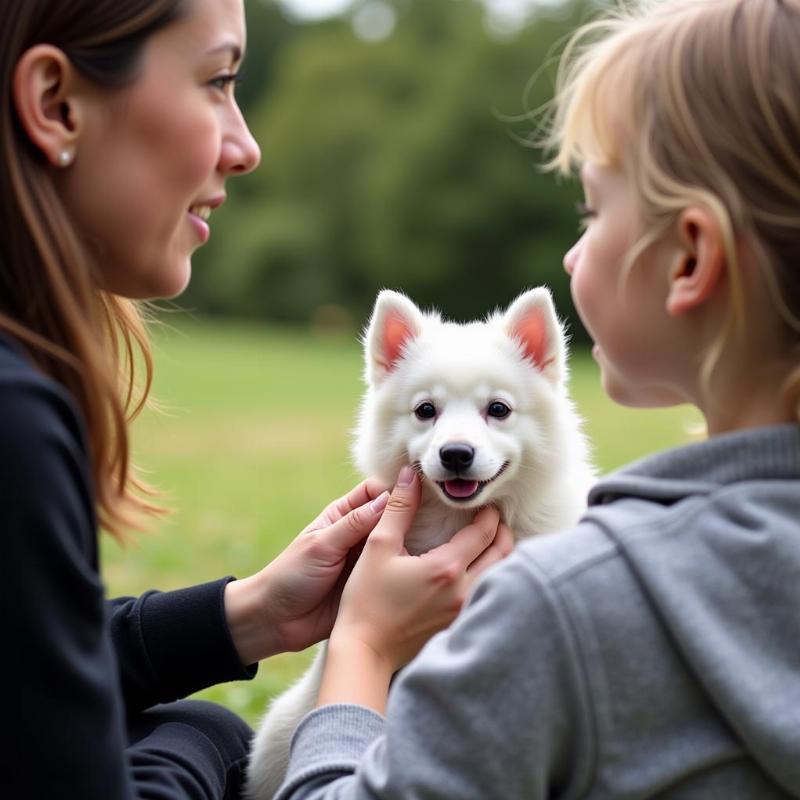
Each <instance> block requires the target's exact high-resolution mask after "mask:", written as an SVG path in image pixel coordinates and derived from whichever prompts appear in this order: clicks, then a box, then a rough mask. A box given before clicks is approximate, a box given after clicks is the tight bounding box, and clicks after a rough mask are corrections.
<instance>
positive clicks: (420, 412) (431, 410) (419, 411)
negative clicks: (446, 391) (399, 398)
mask: <svg viewBox="0 0 800 800" xmlns="http://www.w3.org/2000/svg"><path fill="white" fill-rule="evenodd" d="M414 413H415V414H416V415H417V419H433V418H434V417H435V416H436V406H435V405H434V404H433V403H429V402H427V401H426V402H424V403H420V404H419V405H418V406H417V407H416V408H415V409H414Z"/></svg>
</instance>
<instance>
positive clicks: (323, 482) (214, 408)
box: [103, 0, 697, 724]
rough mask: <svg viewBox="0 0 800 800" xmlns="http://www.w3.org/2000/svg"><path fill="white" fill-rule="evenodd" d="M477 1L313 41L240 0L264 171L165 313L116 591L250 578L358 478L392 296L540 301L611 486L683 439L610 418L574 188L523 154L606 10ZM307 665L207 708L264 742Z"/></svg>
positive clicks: (447, 3)
mask: <svg viewBox="0 0 800 800" xmlns="http://www.w3.org/2000/svg"><path fill="white" fill-rule="evenodd" d="M287 2H288V0H287ZM292 2H293V3H294V2H296V0H292ZM485 2H486V3H488V4H489V5H486V4H485V3H484V2H483V1H482V0H359V1H358V2H354V3H352V4H351V5H350V6H348V7H347V8H346V9H344V11H342V12H341V13H339V14H337V15H336V16H334V17H333V18H329V19H322V20H314V21H308V20H304V19H300V18H298V17H297V16H296V15H293V14H292V13H290V11H289V10H288V9H287V7H286V6H284V5H283V4H282V3H280V2H277V0H266V1H265V0H246V2H245V7H246V12H247V17H248V55H247V57H246V60H245V63H244V68H243V80H242V83H241V85H240V86H239V87H238V89H237V94H238V97H239V100H240V104H241V106H242V108H243V111H244V114H245V116H246V118H247V119H248V122H249V123H250V126H251V129H252V131H253V134H254V135H255V137H256V139H257V140H258V142H259V144H260V146H261V149H262V154H263V157H262V164H261V166H260V167H259V169H258V170H257V171H256V172H255V173H253V174H252V175H249V176H247V177H244V178H239V179H237V180H235V181H230V182H229V186H228V189H229V199H228V201H227V202H226V203H225V205H224V206H223V207H222V208H220V209H219V210H217V211H215V212H214V214H213V216H212V220H211V225H212V237H211V241H210V243H209V244H208V245H207V246H206V247H205V248H203V249H202V250H201V251H199V252H198V253H197V254H196V255H195V257H194V260H193V263H194V270H193V272H194V275H193V279H192V283H191V286H190V288H189V289H188V290H187V292H186V293H185V294H184V295H183V296H182V297H180V298H178V299H177V300H176V301H173V302H170V303H166V304H162V305H160V306H159V307H158V309H157V311H156V322H155V324H154V326H153V336H154V346H155V359H156V379H155V384H154V397H155V398H156V400H157V407H156V405H154V407H153V408H149V409H147V410H146V411H145V412H144V413H143V414H142V416H141V417H140V419H139V420H137V422H136V423H135V425H134V434H133V438H134V449H135V455H136V461H137V463H138V464H139V465H140V466H141V468H143V470H144V473H145V476H146V478H147V479H148V480H150V481H151V482H152V483H154V484H155V485H157V486H158V487H159V488H160V489H161V490H162V491H163V492H164V497H163V501H164V503H165V504H166V505H168V506H170V507H171V508H173V509H174V513H173V514H172V515H171V516H170V517H169V518H168V520H167V521H166V522H159V523H158V524H157V525H156V526H155V527H154V529H153V531H151V532H149V533H145V534H142V535H139V536H138V537H137V538H136V539H135V541H134V542H132V543H130V544H129V545H128V546H127V547H126V548H124V549H122V548H120V546H119V545H117V544H116V543H114V542H113V541H111V539H110V537H104V539H105V541H104V547H103V563H104V578H105V582H106V585H107V589H108V591H109V594H111V595H120V594H140V593H141V592H143V591H145V590H147V589H149V588H159V589H164V590H167V589H172V588H179V587H181V586H185V585H189V584H191V583H199V582H202V581H205V580H213V579H215V578H217V577H220V576H222V575H228V574H230V575H237V576H240V577H244V576H246V575H248V574H251V573H252V572H254V571H256V570H258V569H259V568H260V567H261V566H263V564H265V563H266V562H267V561H269V560H270V559H271V558H272V557H274V556H275V555H276V554H277V553H278V552H279V551H280V550H281V549H282V547H283V546H285V544H286V543H287V542H288V541H289V540H290V539H291V538H292V537H293V536H294V535H296V533H297V532H299V531H300V530H301V529H302V528H303V527H304V526H305V525H306V524H307V523H308V522H309V521H310V520H311V519H312V518H313V517H314V516H316V514H317V513H318V512H319V510H321V508H322V507H323V506H324V505H326V504H327V503H328V502H329V501H330V500H331V499H333V498H334V497H336V496H338V495H340V494H342V493H344V492H345V491H347V489H349V488H350V487H351V486H352V485H353V484H354V483H356V482H357V480H358V479H359V476H358V475H357V473H356V472H355V470H354V468H353V466H352V464H351V462H350V458H349V444H350V430H351V428H352V426H353V422H354V418H355V413H356V408H357V405H358V399H359V396H360V393H361V389H362V383H361V373H362V364H361V351H360V345H359V342H358V337H359V333H360V330H361V328H362V327H363V325H364V323H365V322H366V320H367V318H368V315H369V311H370V309H371V306H372V304H373V302H374V299H375V295H376V293H377V291H378V290H379V289H381V288H383V287H389V288H394V289H399V290H402V291H404V292H406V293H407V294H409V295H410V296H411V297H412V298H413V299H414V300H416V301H417V302H418V303H419V304H420V305H422V306H435V307H436V308H439V309H441V310H442V311H443V312H444V314H445V315H446V316H448V317H449V318H452V319H456V320H465V319H470V318H474V317H482V316H484V315H485V314H486V313H487V312H488V311H490V310H492V309H494V308H495V307H504V306H506V305H507V304H508V303H509V302H510V301H511V300H513V298H514V297H515V296H516V295H517V294H519V292H520V291H522V290H523V289H525V288H526V287H529V286H534V285H539V284H547V285H548V286H549V287H550V288H551V290H552V292H553V294H554V297H555V301H556V305H557V307H558V309H559V313H560V315H561V316H562V317H563V318H564V320H565V322H566V325H567V327H568V330H569V333H570V336H571V339H572V351H573V357H572V393H573V396H574V398H575V400H576V403H577V405H578V407H579V410H580V411H581V413H582V414H583V416H584V418H585V419H586V430H587V432H588V434H589V436H590V438H591V440H592V443H593V452H594V456H595V461H596V463H597V465H598V468H599V470H600V471H601V472H607V471H610V470H612V469H615V468H616V467H618V466H620V465H622V464H624V463H625V462H627V461H629V460H631V459H634V458H637V457H639V456H641V455H644V454H645V453H647V452H649V451H652V450H653V449H657V448H662V447H667V446H670V445H673V444H677V443H679V442H682V441H685V440H687V439H688V438H689V437H690V433H689V431H690V429H691V428H692V426H694V425H696V423H697V417H696V415H694V414H692V413H691V412H689V411H688V410H687V409H684V408H679V409H672V410H669V411H632V410H629V409H620V408H617V407H615V406H613V404H611V402H610V401H608V400H607V399H606V398H604V396H603V394H602V391H601V389H600V384H599V380H598V374H597V369H596V366H595V365H594V364H593V362H592V359H591V356H590V355H589V353H588V348H587V345H588V339H587V337H586V334H585V332H584V331H583V329H582V327H581V325H580V322H579V321H578V319H577V317H576V315H575V311H574V308H573V306H572V302H571V299H570V296H569V285H568V281H567V278H566V275H565V274H564V272H563V269H562V266H561V259H562V255H563V253H564V252H565V250H566V249H568V247H569V246H570V244H571V243H572V242H573V241H574V239H575V238H576V235H577V215H576V212H575V207H574V206H575V202H576V201H577V200H578V199H580V190H579V186H578V184H577V183H576V182H575V181H570V180H558V179H556V178H555V177H554V176H553V175H550V174H545V173H543V172H542V170H541V169H540V167H539V165H540V164H541V162H542V154H541V153H540V152H539V151H537V150H535V149H532V148H531V147H529V146H526V142H529V141H530V139H531V136H532V134H533V132H534V130H535V120H534V118H533V117H532V116H531V112H532V111H533V110H535V109H537V108H539V107H540V106H541V105H542V104H543V103H545V102H546V101H547V100H548V99H549V98H550V97H551V96H552V91H553V85H554V81H555V59H556V57H557V54H558V52H559V47H560V46H561V45H562V44H563V41H564V38H565V36H567V35H568V34H569V32H570V31H571V30H572V29H573V28H574V27H575V25H576V24H578V23H579V22H581V21H585V20H586V19H587V18H589V17H590V16H591V15H592V14H593V13H596V11H597V10H598V7H599V6H601V5H602V3H595V2H591V1H590V0H574V1H571V0H565V2H563V3H559V2H558V1H557V0H549V2H547V3H546V4H539V5H537V4H536V3H535V2H531V0H528V2H527V5H526V6H525V11H524V13H523V12H519V8H520V6H519V5H517V7H516V10H517V13H512V14H508V13H506V14H503V13H499V14H498V13H497V7H498V6H497V0H485ZM516 2H517V3H518V4H519V3H522V2H525V0H516ZM512 5H513V0H512ZM309 660H310V653H301V654H287V655H283V656H279V657H276V658H274V659H270V660H269V661H268V662H265V663H264V664H263V665H262V667H261V669H260V671H259V675H258V676H257V678H256V679H255V680H254V681H251V682H245V683H232V684H227V685H223V686H218V687H214V688H213V689H210V690H208V691H206V692H203V693H202V694H201V696H202V697H206V698H208V699H213V700H216V701H218V702H221V703H223V704H224V705H226V706H228V707H230V708H232V709H233V710H235V711H237V712H239V713H240V714H242V715H243V716H244V717H245V718H246V719H247V720H248V721H249V722H251V724H254V723H255V722H256V721H257V719H258V716H259V715H260V714H261V712H262V711H263V708H264V705H265V703H266V702H267V700H268V698H270V697H271V696H273V695H274V694H275V693H276V692H279V691H280V690H282V689H283V688H284V687H285V686H286V685H287V684H288V682H290V681H291V680H292V679H293V678H295V677H296V676H297V675H298V674H299V673H300V671H301V670H302V669H303V668H304V666H305V665H306V664H307V663H308V661H309Z"/></svg>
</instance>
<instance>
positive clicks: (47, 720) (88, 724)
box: [0, 353, 254, 800]
mask: <svg viewBox="0 0 800 800" xmlns="http://www.w3.org/2000/svg"><path fill="white" fill-rule="evenodd" d="M1 355H2V353H0V356H1ZM85 441H86V440H85V436H84V433H83V430H82V425H81V423H80V421H79V417H78V415H77V413H76V411H75V409H74V406H73V405H72V403H71V402H70V400H69V398H68V397H67V396H66V395H65V394H64V393H63V392H62V391H61V390H60V387H57V386H56V385H54V384H51V382H49V381H46V380H45V379H43V378H39V377H38V376H36V375H35V374H33V373H25V374H23V376H22V378H20V379H17V378H15V377H14V376H13V375H12V377H9V374H8V373H7V372H4V371H3V370H2V364H0V533H2V537H3V543H4V552H3V556H2V558H1V559H0V586H2V592H3V595H2V597H0V607H2V621H3V632H4V634H5V640H6V647H5V648H3V649H4V652H5V656H3V657H2V658H0V675H2V679H3V686H4V687H5V690H6V700H5V702H4V708H5V712H4V715H3V726H2V727H3V740H4V744H3V756H4V757H3V764H4V769H3V771H2V774H0V797H15V798H17V797H18V798H22V797H30V798H50V797H63V798H81V800H95V799H97V800H100V799H101V798H102V800H127V798H133V797H135V796H137V795H138V794H139V791H140V790H141V791H143V792H145V794H147V792H150V791H151V790H152V789H153V787H155V786H158V787H160V788H159V789H158V796H159V797H165V798H166V797H168V798H175V800H178V799H179V798H184V799H185V798H190V797H191V798H199V797H204V798H205V797H211V796H213V795H214V794H215V792H212V791H211V790H210V789H209V788H208V787H210V786H212V785H215V784H218V783H219V782H220V781H221V780H223V781H224V774H223V775H222V776H221V777H220V775H218V774H217V773H219V772H220V769H221V767H220V764H218V763H217V762H218V761H219V756H218V755H216V754H214V753H213V752H211V751H210V750H209V744H208V740H207V739H206V738H204V737H203V736H200V735H199V734H197V733H196V732H194V731H191V730H190V729H189V728H186V727H185V728H184V729H183V730H182V732H181V736H182V737H183V739H182V740H181V741H180V742H177V743H176V742H171V741H166V740H165V739H164V737H170V736H172V737H173V738H174V736H175V735H177V734H176V730H177V729H176V728H175V726H163V728H162V729H160V730H159V731H158V732H157V733H155V734H154V735H153V736H151V737H150V738H149V739H148V741H147V742H146V743H144V744H140V746H139V749H140V750H142V751H143V752H144V756H142V758H140V761H141V760H142V759H144V762H143V763H145V766H146V769H145V768H143V767H142V766H141V764H140V765H139V768H138V769H139V771H138V772H137V771H136V769H133V766H132V765H131V763H129V759H128V757H127V753H126V746H127V735H126V730H125V715H126V711H131V710H133V709H135V708H141V707H144V706H147V705H150V704H152V703H155V702H158V701H159V700H162V699H168V698H172V697H177V696H181V695H183V694H186V693H188V692H191V691H194V689H196V688H200V687H201V686H207V685H210V684H211V683H214V682H215V681H219V680H225V679H230V678H236V677H243V676H250V675H252V674H253V672H254V670H253V669H244V668H243V667H241V665H240V664H239V663H238V657H237V656H236V654H235V649H234V646H233V643H232V641H231V637H230V633H229V631H228V628H227V625H226V623H225V618H224V609H223V606H222V592H223V590H224V585H225V583H226V581H225V580H221V581H217V582H216V583H212V584H206V585H204V586H199V587H195V588H193V589H187V590H183V591H178V592H165V593H158V592H150V593H147V594H146V595H144V596H143V597H142V598H139V599H123V600H119V601H113V602H111V603H109V602H108V601H106V600H105V598H104V593H103V587H102V584H101V581H100V579H99V576H98V572H97V526H96V519H95V514H94V495H93V489H92V480H91V475H90V470H89V458H88V455H87V452H86V447H85V444H84V443H85ZM112 631H113V635H112ZM206 659H207V663H206ZM121 686H124V687H125V691H124V693H123V691H121V688H120V687H121ZM126 701H129V702H130V706H129V707H128V708H126V704H127V703H126ZM192 737H193V738H192ZM162 740H163V741H162ZM145 745H146V747H145ZM207 751H208V752H207ZM171 753H173V754H174V755H170V754H171ZM140 773H141V774H140ZM198 776H200V777H198ZM208 776H211V777H213V778H214V780H213V781H212V780H210V779H208ZM140 782H143V783H141V786H140ZM145 784H146V785H145ZM147 796H150V795H149V794H147Z"/></svg>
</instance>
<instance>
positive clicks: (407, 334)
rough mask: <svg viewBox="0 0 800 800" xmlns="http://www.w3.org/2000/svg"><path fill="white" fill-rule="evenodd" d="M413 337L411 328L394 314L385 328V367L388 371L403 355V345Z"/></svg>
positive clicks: (383, 348)
mask: <svg viewBox="0 0 800 800" xmlns="http://www.w3.org/2000/svg"><path fill="white" fill-rule="evenodd" d="M411 336H412V331H411V328H409V326H408V324H407V323H406V322H405V320H403V318H402V317H398V316H395V315H394V314H392V315H391V316H389V318H388V319H387V320H386V324H385V325H384V327H383V342H382V350H383V355H384V366H385V367H386V369H387V370H390V369H392V367H393V366H394V364H395V362H396V361H397V359H398V358H400V356H401V355H402V350H403V345H404V344H405V343H406V341H407V340H408V339H410V338H411Z"/></svg>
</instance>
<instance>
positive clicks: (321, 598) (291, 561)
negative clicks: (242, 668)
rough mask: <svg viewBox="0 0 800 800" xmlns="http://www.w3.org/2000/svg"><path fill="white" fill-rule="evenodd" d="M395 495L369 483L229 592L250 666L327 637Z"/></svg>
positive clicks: (231, 618)
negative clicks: (363, 547) (368, 540)
mask: <svg viewBox="0 0 800 800" xmlns="http://www.w3.org/2000/svg"><path fill="white" fill-rule="evenodd" d="M388 498H389V493H388V492H387V491H385V487H384V486H383V485H382V484H381V483H379V482H378V481H374V480H367V481H364V482H363V483H361V484H359V485H358V486H356V487H355V489H353V490H352V491H351V492H350V493H349V494H347V495H346V496H344V497H341V498H339V499H338V500H336V501H334V502H333V503H331V504H330V505H329V506H328V507H327V508H325V510H324V511H323V512H322V513H321V514H320V515H319V516H318V517H317V518H316V519H315V520H314V521H313V522H312V523H311V524H310V525H308V527H306V528H305V529H304V530H303V531H302V533H300V535H299V536H298V537H297V538H296V539H295V540H294V541H293V542H292V543H291V544H290V545H289V546H288V547H287V548H286V549H285V550H284V551H283V552H282V553H281V554H280V555H279V556H278V557H277V558H276V559H275V560H274V561H272V562H271V563H269V564H267V566H266V567H264V569H262V570H261V571H260V572H258V573H256V574H255V575H253V576H251V577H250V578H245V579H244V580H240V581H232V582H231V583H229V584H228V585H227V587H226V589H225V612H226V615H227V619H228V625H229V627H230V629H231V634H232V636H233V640H234V643H235V645H236V649H237V651H238V653H239V656H240V658H241V659H242V663H243V664H251V663H254V662H255V661H259V660H261V659H262V658H266V657H267V656H270V655H274V654H276V653H281V652H285V651H296V650H303V649H304V648H306V647H309V646H310V645H312V644H314V643H315V642H318V641H320V640H322V639H324V638H326V637H327V636H328V635H329V634H330V631H331V627H332V625H333V621H334V619H335V618H336V612H337V609H338V606H339V597H340V595H341V591H342V587H343V586H344V583H345V581H346V579H347V576H348V575H349V573H350V569H351V568H352V566H353V564H354V563H355V560H356V557H357V551H356V552H353V548H354V547H356V546H357V545H359V544H361V543H362V542H363V540H364V538H365V537H366V536H367V534H369V532H370V531H371V530H372V529H373V528H374V527H375V524H376V523H377V522H378V520H379V519H380V517H381V514H382V513H383V509H384V508H385V506H386V502H387V500H388Z"/></svg>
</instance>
